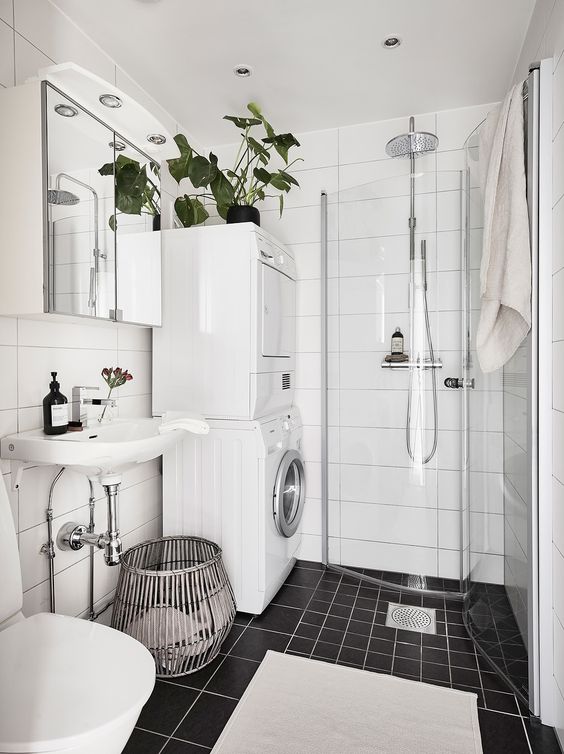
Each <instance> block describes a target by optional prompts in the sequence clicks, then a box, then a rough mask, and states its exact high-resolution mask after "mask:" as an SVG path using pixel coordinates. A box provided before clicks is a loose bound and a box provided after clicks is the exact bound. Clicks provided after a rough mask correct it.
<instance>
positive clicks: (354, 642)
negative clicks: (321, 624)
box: [343, 632, 370, 652]
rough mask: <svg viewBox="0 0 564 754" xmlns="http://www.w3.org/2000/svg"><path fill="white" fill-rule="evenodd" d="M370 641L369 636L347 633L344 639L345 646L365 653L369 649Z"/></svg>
mask: <svg viewBox="0 0 564 754" xmlns="http://www.w3.org/2000/svg"><path fill="white" fill-rule="evenodd" d="M369 641H370V639H369V637H368V636H361V635H360V634H353V633H350V632H348V633H346V634H345V638H344V639H343V646H345V647H352V648H353V649H361V650H362V651H363V652H365V651H366V649H367V648H368V642H369Z"/></svg>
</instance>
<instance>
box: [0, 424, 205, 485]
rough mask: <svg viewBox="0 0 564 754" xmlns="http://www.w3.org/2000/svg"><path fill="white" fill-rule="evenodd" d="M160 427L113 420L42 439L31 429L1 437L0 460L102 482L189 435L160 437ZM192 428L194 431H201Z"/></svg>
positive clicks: (177, 431) (39, 432)
mask: <svg viewBox="0 0 564 754" xmlns="http://www.w3.org/2000/svg"><path fill="white" fill-rule="evenodd" d="M161 425H162V420H161V419H160V418H157V419H132V420H129V421H127V420H123V421H120V420H115V421H112V422H111V423H110V424H101V425H99V426H92V427H87V428H85V429H84V430H83V431H82V432H67V433H66V434H64V435H45V434H44V433H43V431H42V430H41V429H34V430H31V431H30V432H21V433H19V434H17V435H8V436H7V437H4V438H3V439H2V442H1V456H2V458H5V459H7V460H10V461H20V462H27V463H36V464H54V465H57V466H66V467H68V468H72V469H73V470H74V471H80V472H82V473H83V474H86V475H87V476H88V477H90V478H92V479H99V480H100V481H102V479H103V478H104V477H108V476H116V475H120V474H121V473H122V472H123V471H126V470H127V469H129V468H131V467H132V466H134V465H135V464H137V463H143V462H144V461H150V460H151V459H152V458H156V457H157V456H160V455H161V454H162V453H163V452H164V451H165V450H167V449H168V448H171V447H172V446H173V445H174V444H175V443H177V442H178V441H179V440H182V439H183V438H184V437H185V436H186V433H187V431H189V430H185V429H183V428H180V427H178V428H175V429H167V431H165V432H163V433H162V434H161V432H160V429H159V428H160V427H161ZM194 427H195V428H194V430H193V431H196V432H198V431H200V430H198V429H197V428H196V425H194ZM204 431H205V430H204Z"/></svg>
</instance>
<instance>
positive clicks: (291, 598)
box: [272, 585, 314, 610]
mask: <svg viewBox="0 0 564 754" xmlns="http://www.w3.org/2000/svg"><path fill="white" fill-rule="evenodd" d="M313 594H314V591H313V589H308V588H306V587H303V586H290V585H284V586H283V587H282V588H281V589H280V590H279V591H278V593H277V594H276V596H275V597H274V599H273V600H272V602H273V604H275V605H285V606H286V607H299V608H300V609H301V610H304V609H305V608H306V607H307V604H308V602H309V601H310V599H311V598H312V596H313Z"/></svg>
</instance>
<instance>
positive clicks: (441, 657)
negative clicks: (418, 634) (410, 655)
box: [421, 646, 448, 665]
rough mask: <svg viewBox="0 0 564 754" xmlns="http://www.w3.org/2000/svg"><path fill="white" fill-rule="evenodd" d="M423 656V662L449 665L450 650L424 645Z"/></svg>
mask: <svg viewBox="0 0 564 754" xmlns="http://www.w3.org/2000/svg"><path fill="white" fill-rule="evenodd" d="M421 656H422V659H423V662H435V663H438V664H439V665H448V652H447V651H446V650H444V649H435V647H426V646H423V649H422V655H421Z"/></svg>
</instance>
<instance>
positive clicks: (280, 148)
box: [263, 134, 300, 163]
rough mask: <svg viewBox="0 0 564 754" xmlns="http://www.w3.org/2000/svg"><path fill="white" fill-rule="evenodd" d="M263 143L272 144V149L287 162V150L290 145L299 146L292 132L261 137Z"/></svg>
mask: <svg viewBox="0 0 564 754" xmlns="http://www.w3.org/2000/svg"><path fill="white" fill-rule="evenodd" d="M263 142H264V143H265V144H274V149H276V151H277V152H278V154H279V155H280V157H282V159H283V160H284V162H286V163H287V162H288V151H289V150H290V148H291V147H299V146H300V142H299V141H298V140H297V139H296V137H295V136H294V135H293V134H274V135H273V136H269V137H268V138H266V139H263Z"/></svg>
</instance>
